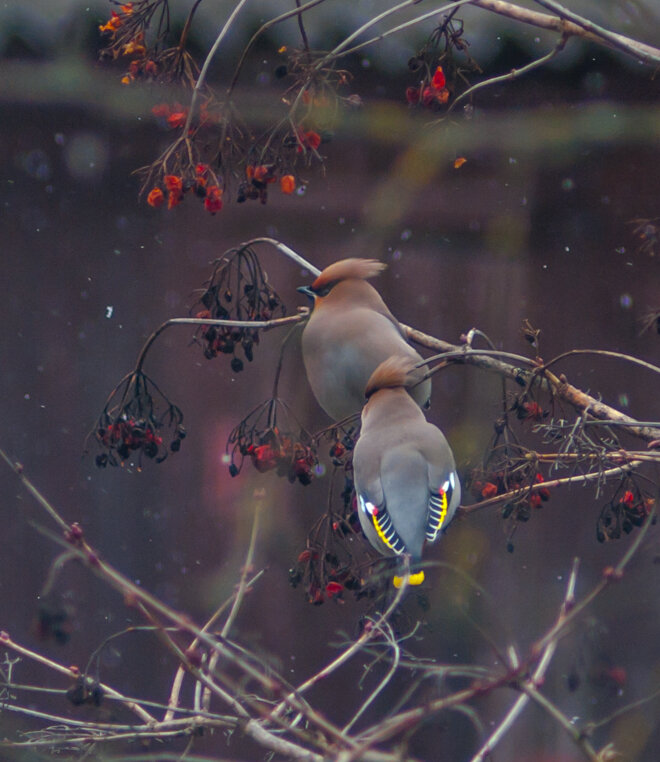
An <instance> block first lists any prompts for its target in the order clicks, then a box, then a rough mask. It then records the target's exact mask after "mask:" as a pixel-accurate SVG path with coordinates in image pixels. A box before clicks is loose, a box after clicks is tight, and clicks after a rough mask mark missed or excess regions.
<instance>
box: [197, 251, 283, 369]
mask: <svg viewBox="0 0 660 762" xmlns="http://www.w3.org/2000/svg"><path fill="white" fill-rule="evenodd" d="M197 306H198V307H201V308H202V309H200V310H198V311H197V312H196V313H195V317H197V318H200V319H202V320H203V319H205V318H210V319H212V320H236V321H253V320H271V319H272V318H275V317H282V316H284V314H285V312H286V310H285V307H284V305H283V304H282V300H281V299H280V297H279V296H278V294H277V293H276V291H275V289H274V288H273V287H272V286H271V285H270V283H269V282H268V279H267V276H266V273H265V272H264V271H263V269H262V268H261V264H260V263H259V260H258V259H257V256H256V254H255V253H254V252H253V251H252V250H251V249H249V248H242V249H236V250H233V251H231V252H229V254H228V255H226V256H224V257H223V258H222V259H220V260H219V261H218V262H217V263H216V266H215V270H214V271H213V275H212V276H211V279H210V281H208V283H206V284H205V290H204V293H203V294H202V296H201V297H200V299H199V301H198V303H197ZM193 309H194V308H193ZM195 339H196V341H197V342H198V343H199V344H202V346H203V347H204V356H205V357H206V358H207V359H212V358H214V357H217V356H218V355H222V354H224V355H231V356H232V360H231V368H232V370H233V371H234V372H235V373H239V372H240V371H241V370H243V360H242V359H241V358H240V357H238V356H237V355H236V352H237V350H238V349H239V348H240V349H241V350H242V352H243V355H244V357H245V359H246V360H247V361H248V362H252V360H253V356H254V355H253V349H254V345H255V344H258V343H259V332H258V329H256V328H250V327H246V326H216V325H208V326H202V327H201V328H200V330H199V331H198V332H197V334H196V336H195Z"/></svg>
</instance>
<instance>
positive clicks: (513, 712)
mask: <svg viewBox="0 0 660 762" xmlns="http://www.w3.org/2000/svg"><path fill="white" fill-rule="evenodd" d="M579 565H580V562H579V559H577V558H575V559H574V560H573V566H572V568H571V573H570V575H569V578H568V584H567V585H566V593H565V595H564V600H563V601H562V605H561V608H560V610H559V616H558V617H557V623H562V622H563V620H564V618H565V616H566V613H567V612H568V611H569V610H570V609H571V608H572V606H573V605H574V604H575V583H576V580H577V573H578V568H579ZM556 649H557V639H554V640H550V641H549V642H548V644H547V645H546V647H545V649H544V650H543V653H542V655H541V658H540V660H539V663H538V664H537V666H536V669H535V670H534V673H533V675H532V677H531V678H529V679H528V680H525V681H523V683H522V684H521V688H522V690H523V691H527V690H528V689H533V688H535V686H537V685H539V684H540V683H541V682H542V681H543V678H544V676H545V673H546V671H547V669H548V667H549V666H550V662H551V661H552V657H553V656H554V653H555V651H556ZM513 653H515V651H513ZM512 666H513V668H514V669H517V668H518V666H519V665H517V664H516V663H514V664H513V665H512ZM529 698H530V697H529V695H527V693H523V694H522V695H520V696H518V698H517V699H516V701H515V702H514V704H513V706H512V707H511V709H509V711H508V712H507V713H506V715H505V717H504V719H503V720H502V721H501V722H500V724H499V725H498V726H497V728H496V729H495V730H494V731H493V732H492V733H491V735H490V737H489V738H488V740H487V741H486V743H485V744H484V745H483V746H482V747H481V749H479V751H478V752H477V753H476V754H475V755H474V757H472V760H471V762H484V760H485V759H486V758H487V757H488V756H489V755H490V754H491V752H492V751H493V749H494V748H495V747H496V746H497V744H498V743H499V742H500V741H501V740H502V738H503V737H504V736H505V735H506V733H507V732H508V731H509V730H510V729H511V728H512V727H513V724H514V723H515V722H516V720H517V719H518V717H519V716H520V714H521V712H522V711H523V709H524V708H525V706H526V705H527V704H528V703H529Z"/></svg>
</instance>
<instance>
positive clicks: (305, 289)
mask: <svg viewBox="0 0 660 762" xmlns="http://www.w3.org/2000/svg"><path fill="white" fill-rule="evenodd" d="M337 283H338V281H334V282H333V283H328V285H327V286H324V287H323V288H321V289H319V290H318V291H315V290H314V289H313V288H312V287H311V286H298V288H297V289H296V291H298V292H299V293H301V294H305V296H306V297H307V298H308V299H311V300H312V301H314V299H315V298H316V297H317V296H327V295H328V294H329V293H330V291H332V287H333V286H336V285H337Z"/></svg>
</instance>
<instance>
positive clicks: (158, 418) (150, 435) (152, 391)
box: [93, 372, 186, 468]
mask: <svg viewBox="0 0 660 762" xmlns="http://www.w3.org/2000/svg"><path fill="white" fill-rule="evenodd" d="M117 397H119V399H120V400H121V401H120V402H119V403H118V404H113V401H114V400H115V399H116V398H117ZM182 422H183V413H182V412H181V410H180V409H179V408H178V407H177V406H176V405H173V404H172V403H171V402H170V401H169V400H168V399H167V398H166V397H165V395H163V393H162V392H161V391H160V390H159V389H158V387H157V386H156V385H155V384H154V383H153V381H151V380H150V379H148V378H147V377H146V376H145V375H144V374H143V373H141V372H135V373H132V374H130V375H129V376H127V377H126V379H124V381H122V383H121V384H120V385H119V386H118V387H117V388H116V389H115V390H114V392H113V393H112V394H111V396H110V400H109V401H108V404H107V405H106V407H105V408H104V410H103V413H102V414H101V417H100V418H99V421H98V423H97V425H96V428H95V430H94V432H93V433H94V439H95V440H96V442H97V444H98V445H99V446H100V447H101V450H102V452H100V453H99V454H98V455H97V456H96V465H97V466H98V467H99V468H105V467H106V466H108V465H111V466H118V465H122V466H123V465H124V463H125V462H126V461H128V460H129V459H130V458H136V459H137V463H138V467H141V464H142V458H143V457H144V458H147V459H149V460H155V461H156V463H161V462H162V461H164V460H165V458H166V457H167V455H168V453H169V452H178V451H179V449H180V448H181V442H182V440H183V439H185V436H186V430H185V429H184V427H183V425H182ZM165 429H168V430H169V431H170V432H171V439H170V441H169V445H166V444H165V440H164V436H163V434H164V430H165Z"/></svg>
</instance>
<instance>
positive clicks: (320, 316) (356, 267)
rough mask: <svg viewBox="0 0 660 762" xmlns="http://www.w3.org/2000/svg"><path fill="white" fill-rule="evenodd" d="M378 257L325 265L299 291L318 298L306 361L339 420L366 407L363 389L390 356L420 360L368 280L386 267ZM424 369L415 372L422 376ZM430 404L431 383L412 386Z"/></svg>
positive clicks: (325, 404)
mask: <svg viewBox="0 0 660 762" xmlns="http://www.w3.org/2000/svg"><path fill="white" fill-rule="evenodd" d="M385 267H386V265H385V264H383V263H382V262H378V261H377V260H375V259H342V260H340V261H339V262H335V263H334V264H331V265H330V266H328V267H326V268H325V270H323V272H322V273H321V274H320V275H319V276H318V278H317V279H316V280H315V281H314V282H313V283H312V285H311V286H302V287H301V288H299V289H298V291H300V292H302V293H304V294H307V296H310V297H311V298H312V299H313V300H314V308H313V310H312V314H311V316H310V318H309V321H308V322H307V325H306V326H305V329H304V331H303V335H302V351H303V361H304V363H305V370H306V372H307V378H308V380H309V384H310V386H311V387H312V391H313V392H314V396H315V397H316V399H317V401H318V403H319V405H321V407H322V408H323V409H324V410H325V412H326V413H327V414H328V415H329V416H330V417H331V418H333V419H334V420H335V421H339V420H341V419H343V418H346V417H347V416H349V415H352V414H353V413H357V412H359V411H360V410H361V409H362V405H363V404H364V389H365V386H366V384H367V381H368V380H369V377H370V376H371V374H372V373H373V372H374V370H375V369H376V367H377V366H378V365H379V364H380V363H381V362H383V360H386V359H387V358H388V357H390V356H391V355H400V356H403V357H406V358H409V359H410V361H411V364H414V363H417V362H420V361H421V360H422V357H421V355H420V354H419V353H418V352H416V351H415V350H414V349H413V348H412V347H411V346H410V344H408V342H407V341H406V340H405V338H404V336H403V332H402V330H401V327H400V325H399V323H398V321H397V320H396V318H395V317H394V315H392V313H391V312H390V311H389V310H388V308H387V306H386V305H385V302H384V301H383V300H382V298H381V296H380V294H379V293H378V292H377V291H376V289H375V288H374V287H373V286H372V285H371V284H369V283H367V279H368V278H373V277H374V276H375V275H378V274H379V273H380V272H382V271H383V270H384V269H385ZM423 375H424V371H423V370H422V369H420V370H417V371H416V372H414V373H413V382H414V380H419V379H421V378H422V377H423ZM410 393H411V394H412V396H413V398H414V399H415V401H416V402H417V404H418V405H420V406H423V407H428V405H429V399H430V396H431V381H430V380H428V379H427V380H425V381H423V382H422V383H420V384H419V385H417V386H414V387H412V386H411V389H410Z"/></svg>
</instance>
